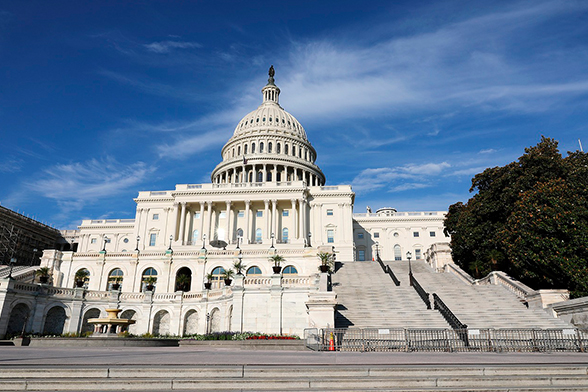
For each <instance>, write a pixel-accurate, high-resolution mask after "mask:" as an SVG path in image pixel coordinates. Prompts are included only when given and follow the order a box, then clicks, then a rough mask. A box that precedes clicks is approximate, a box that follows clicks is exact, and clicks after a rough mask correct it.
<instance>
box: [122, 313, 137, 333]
mask: <svg viewBox="0 0 588 392" xmlns="http://www.w3.org/2000/svg"><path fill="white" fill-rule="evenodd" d="M118 318H121V319H127V320H135V321H137V312H135V311H134V310H133V309H127V310H125V311H124V312H122V313H121V314H120V316H118ZM136 328H137V324H136V323H135V324H130V325H129V329H128V331H129V333H135V332H136Z"/></svg>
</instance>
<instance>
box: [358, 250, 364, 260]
mask: <svg viewBox="0 0 588 392" xmlns="http://www.w3.org/2000/svg"><path fill="white" fill-rule="evenodd" d="M357 260H358V261H365V250H358V251H357Z"/></svg>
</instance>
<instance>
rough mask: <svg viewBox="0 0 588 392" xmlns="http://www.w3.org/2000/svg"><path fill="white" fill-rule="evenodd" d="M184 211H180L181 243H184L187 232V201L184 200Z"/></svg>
mask: <svg viewBox="0 0 588 392" xmlns="http://www.w3.org/2000/svg"><path fill="white" fill-rule="evenodd" d="M181 204H182V212H181V213H180V214H181V215H180V238H178V240H179V241H180V244H182V245H184V234H185V232H186V202H185V201H183V202H182V203H181Z"/></svg>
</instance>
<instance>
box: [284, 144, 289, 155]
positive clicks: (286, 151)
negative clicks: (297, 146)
mask: <svg viewBox="0 0 588 392" xmlns="http://www.w3.org/2000/svg"><path fill="white" fill-rule="evenodd" d="M284 154H286V155H288V145H287V144H284Z"/></svg>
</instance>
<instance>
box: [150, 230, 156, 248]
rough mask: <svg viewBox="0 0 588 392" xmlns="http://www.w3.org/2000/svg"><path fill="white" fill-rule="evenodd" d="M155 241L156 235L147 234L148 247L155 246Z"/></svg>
mask: <svg viewBox="0 0 588 392" xmlns="http://www.w3.org/2000/svg"><path fill="white" fill-rule="evenodd" d="M156 239H157V234H156V233H152V234H149V246H155V240H156Z"/></svg>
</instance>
